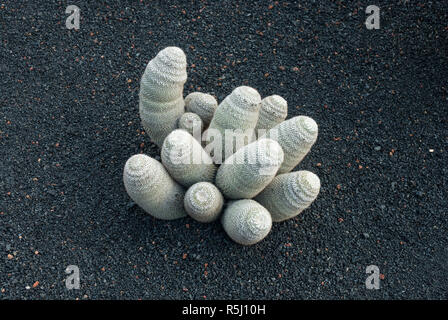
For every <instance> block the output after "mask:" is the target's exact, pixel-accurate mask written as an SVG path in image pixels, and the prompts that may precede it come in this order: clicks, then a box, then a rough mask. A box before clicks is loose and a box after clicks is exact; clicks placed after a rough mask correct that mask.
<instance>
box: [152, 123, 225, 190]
mask: <svg viewBox="0 0 448 320" xmlns="http://www.w3.org/2000/svg"><path fill="white" fill-rule="evenodd" d="M161 158H162V163H163V165H164V166H165V167H166V169H167V170H168V172H169V173H170V175H171V176H172V177H173V178H174V180H176V181H177V182H179V183H180V184H181V185H183V186H185V187H189V186H191V185H193V184H195V183H197V182H201V181H206V182H213V180H214V178H215V173H216V167H215V165H214V164H213V160H212V159H211V158H210V156H209V155H208V154H207V153H206V152H205V151H204V149H203V148H202V146H201V144H200V143H199V142H198V141H197V140H196V139H194V138H193V136H192V135H191V134H189V133H188V132H186V131H185V130H181V129H177V130H174V131H173V132H171V133H170V134H169V135H168V136H167V137H166V139H165V141H164V142H163V146H162V157H161Z"/></svg>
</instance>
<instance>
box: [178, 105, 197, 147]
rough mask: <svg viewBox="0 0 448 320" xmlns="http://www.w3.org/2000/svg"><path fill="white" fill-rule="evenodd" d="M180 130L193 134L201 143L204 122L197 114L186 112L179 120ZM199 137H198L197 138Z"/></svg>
mask: <svg viewBox="0 0 448 320" xmlns="http://www.w3.org/2000/svg"><path fill="white" fill-rule="evenodd" d="M178 127H179V129H184V130H185V131H187V132H188V133H189V134H191V135H192V136H193V137H194V138H195V139H196V140H198V141H201V138H202V134H201V133H202V120H201V118H200V117H199V116H198V115H197V114H196V113H192V112H185V113H184V114H183V115H182V116H181V117H180V118H179V124H178ZM196 136H197V137H196Z"/></svg>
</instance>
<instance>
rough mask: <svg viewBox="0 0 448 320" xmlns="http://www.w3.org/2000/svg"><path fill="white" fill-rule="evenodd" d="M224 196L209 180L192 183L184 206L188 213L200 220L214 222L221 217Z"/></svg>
mask: <svg viewBox="0 0 448 320" xmlns="http://www.w3.org/2000/svg"><path fill="white" fill-rule="evenodd" d="M223 204H224V198H223V196H222V194H221V192H220V191H219V190H218V188H216V187H215V186H214V185H213V184H211V183H209V182H199V183H195V184H194V185H192V186H191V187H190V188H189V189H188V190H187V193H186V194H185V199H184V206H185V210H186V211H187V213H188V215H189V216H190V217H192V218H193V219H195V220H196V221H199V222H212V221H214V220H216V219H217V218H218V217H219V214H220V213H221V210H222V206H223Z"/></svg>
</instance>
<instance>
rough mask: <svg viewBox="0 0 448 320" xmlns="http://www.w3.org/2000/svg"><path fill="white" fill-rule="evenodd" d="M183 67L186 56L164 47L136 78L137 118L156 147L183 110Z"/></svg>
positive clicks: (184, 76)
mask: <svg viewBox="0 0 448 320" xmlns="http://www.w3.org/2000/svg"><path fill="white" fill-rule="evenodd" d="M186 68H187V59H186V57H185V54H184V52H183V51H182V49H180V48H177V47H167V48H165V49H163V50H162V51H160V52H159V53H158V54H157V56H156V57H155V58H154V59H152V60H151V61H149V63H148V65H147V66H146V69H145V72H144V74H143V76H142V79H141V81H140V93H139V111H140V118H141V120H142V125H143V127H144V128H145V131H146V132H147V133H148V135H149V136H150V137H151V139H152V140H153V141H154V142H155V143H156V144H157V145H158V146H161V145H162V143H163V140H164V139H165V137H166V136H167V135H168V134H169V133H170V132H171V131H173V130H174V129H176V128H177V121H178V119H179V117H180V116H181V115H182V114H183V113H184V105H185V104H184V99H183V88H184V84H185V82H186V80H187V71H186V70H187V69H186Z"/></svg>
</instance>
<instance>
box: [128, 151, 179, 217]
mask: <svg viewBox="0 0 448 320" xmlns="http://www.w3.org/2000/svg"><path fill="white" fill-rule="evenodd" d="M123 182H124V186H125V188H126V191H127V193H128V194H129V196H130V197H131V199H132V200H134V201H135V203H137V204H138V205H139V206H140V207H141V208H142V209H143V210H144V211H146V212H147V213H149V214H150V215H152V216H154V217H156V218H158V219H164V220H172V219H178V218H182V217H185V216H186V215H187V213H186V212H185V209H184V206H183V199H184V195H185V190H184V189H183V188H182V187H181V186H180V185H179V184H178V183H176V182H175V181H174V180H173V179H172V178H171V177H170V175H169V174H168V172H167V171H166V170H165V168H164V167H163V165H162V164H161V163H160V162H158V161H157V160H155V159H153V158H151V157H149V156H146V155H143V154H137V155H134V156H132V157H131V158H129V159H128V161H126V164H125V166H124V172H123Z"/></svg>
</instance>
